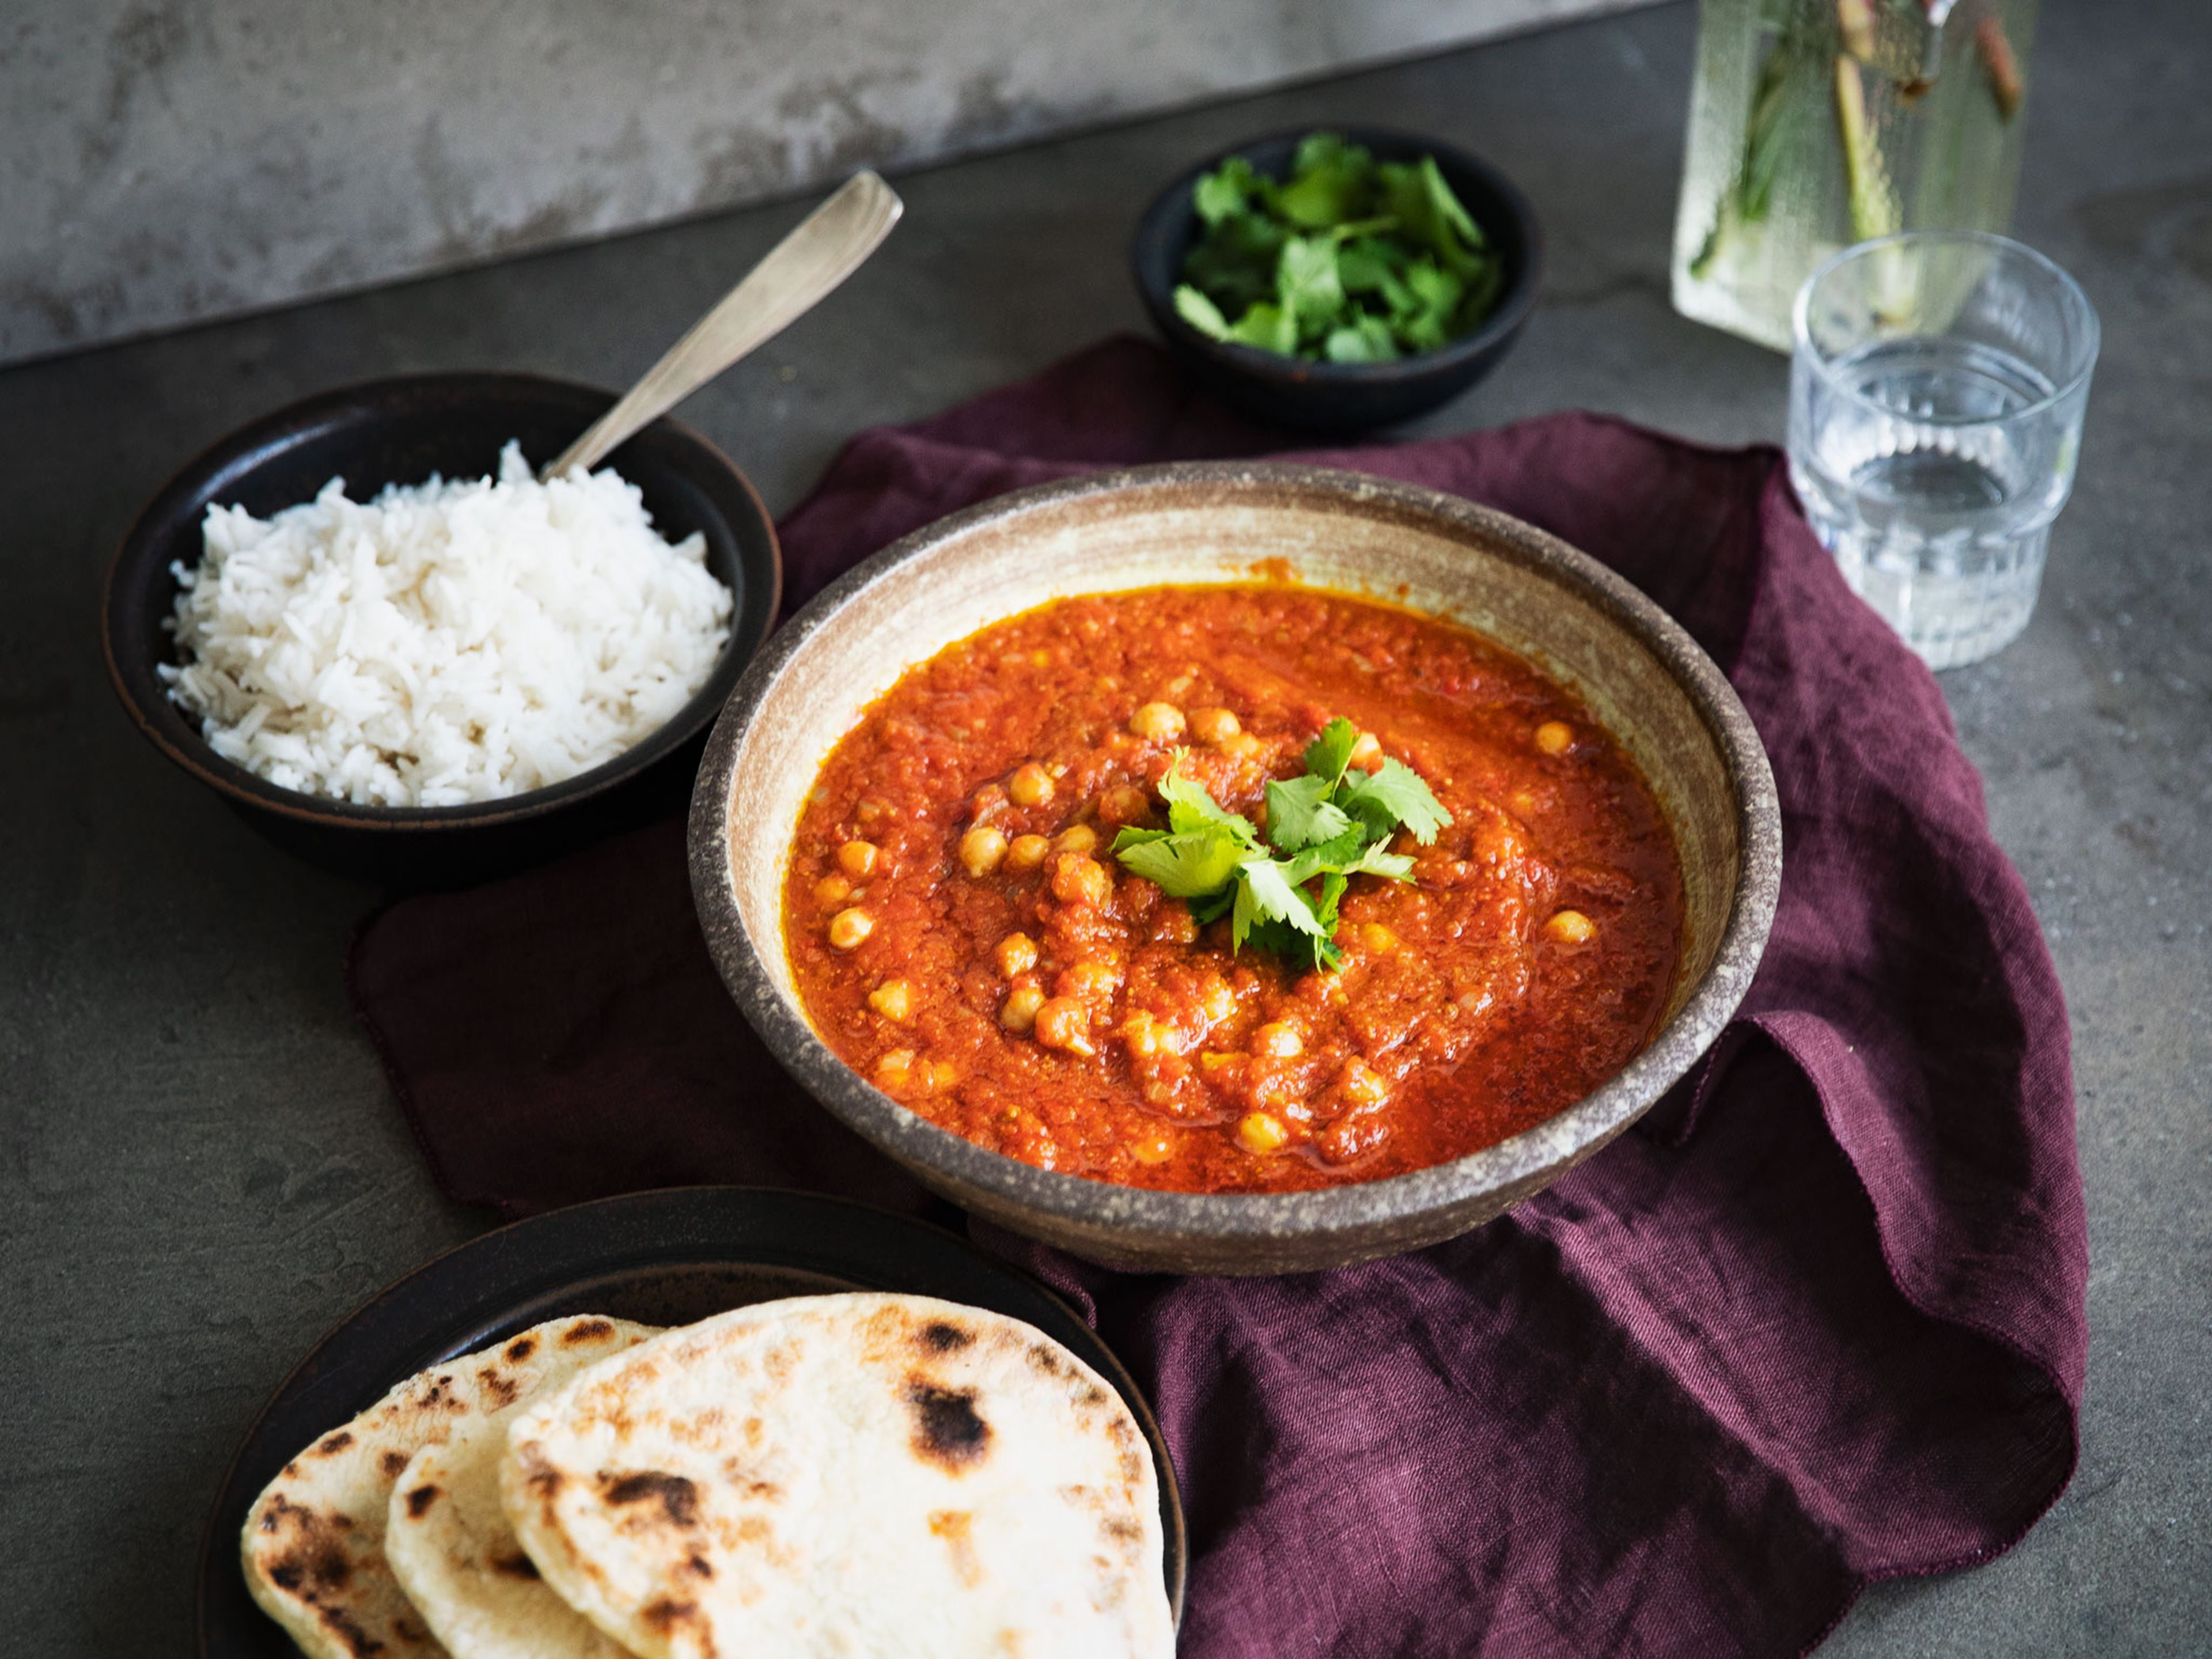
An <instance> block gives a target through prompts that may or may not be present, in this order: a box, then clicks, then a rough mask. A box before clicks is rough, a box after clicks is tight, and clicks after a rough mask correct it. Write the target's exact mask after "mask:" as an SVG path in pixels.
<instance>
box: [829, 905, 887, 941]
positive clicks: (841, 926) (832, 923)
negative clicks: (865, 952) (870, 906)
mask: <svg viewBox="0 0 2212 1659" xmlns="http://www.w3.org/2000/svg"><path fill="white" fill-rule="evenodd" d="M875 931H876V919H875V918H874V917H873V916H872V915H869V914H868V913H867V912H866V910H862V909H860V908H854V909H850V910H840V911H839V912H838V913H837V914H836V915H834V916H832V917H830V918H829V943H830V944H832V945H836V947H837V949H839V950H840V951H849V950H851V949H853V948H854V946H855V945H858V944H860V941H861V940H862V939H866V938H867V936H868V935H869V934H871V933H874V932H875Z"/></svg>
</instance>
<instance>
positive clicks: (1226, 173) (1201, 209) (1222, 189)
mask: <svg viewBox="0 0 2212 1659" xmlns="http://www.w3.org/2000/svg"><path fill="white" fill-rule="evenodd" d="M1259 192H1260V175H1259V174H1258V173H1255V172H1253V171H1252V164H1251V163H1250V162H1249V161H1246V160H1245V159H1244V158H1243V156H1241V155H1232V156H1231V157H1230V158H1229V159H1228V160H1227V161H1224V162H1223V163H1222V164H1221V165H1220V166H1219V167H1216V168H1215V169H1214V170H1213V171H1212V173H1206V174H1204V175H1202V176H1201V177H1200V179H1199V181H1198V183H1197V185H1195V186H1194V187H1193V189H1192V191H1191V193H1190V199H1191V205H1192V206H1193V207H1194V208H1196V209H1197V210H1198V216H1199V217H1200V218H1201V219H1203V220H1205V221H1206V223H1207V224H1209V225H1218V224H1219V223H1221V222H1223V221H1224V220H1225V219H1228V218H1230V217H1231V216H1234V215H1237V214H1239V213H1243V212H1244V211H1245V210H1246V209H1247V208H1248V206H1249V204H1250V203H1251V200H1252V198H1253V197H1255V196H1256V195H1257V194H1259Z"/></svg>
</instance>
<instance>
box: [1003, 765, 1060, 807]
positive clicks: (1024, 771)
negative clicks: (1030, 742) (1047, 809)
mask: <svg viewBox="0 0 2212 1659" xmlns="http://www.w3.org/2000/svg"><path fill="white" fill-rule="evenodd" d="M1006 795H1007V797H1008V799H1011V800H1012V802H1013V803H1014V805H1017V806H1042V805H1044V804H1045V803H1046V802H1047V801H1048V800H1050V799H1052V775H1051V774H1050V773H1049V772H1048V771H1046V770H1045V769H1044V768H1042V766H1039V765H1038V764H1037V763H1036V762H1035V761H1030V762H1027V763H1024V764H1023V765H1020V766H1017V767H1016V768H1015V769H1014V775H1013V776H1012V777H1011V778H1008V779H1007V780H1006Z"/></svg>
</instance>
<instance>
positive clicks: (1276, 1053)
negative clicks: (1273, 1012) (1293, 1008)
mask: <svg viewBox="0 0 2212 1659" xmlns="http://www.w3.org/2000/svg"><path fill="white" fill-rule="evenodd" d="M1305 1046H1306V1043H1305V1039H1304V1037H1302V1036H1299V1035H1298V1028H1297V1026H1295V1025H1292V1024H1288V1023H1286V1022H1285V1021H1283V1020H1279V1019H1278V1020H1271V1021H1269V1022H1268V1023H1267V1024H1265V1025H1262V1026H1261V1028H1260V1029H1259V1030H1256V1031H1255V1032H1253V1033H1252V1052H1253V1053H1254V1054H1271V1055H1273V1057H1274V1058H1275V1059H1277V1060H1288V1059H1290V1058H1291V1056H1292V1055H1294V1054H1298V1053H1300V1052H1302V1051H1303V1050H1304V1048H1305Z"/></svg>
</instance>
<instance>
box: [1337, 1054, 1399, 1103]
mask: <svg viewBox="0 0 2212 1659" xmlns="http://www.w3.org/2000/svg"><path fill="white" fill-rule="evenodd" d="M1337 1081H1338V1083H1339V1084H1340V1085H1342V1087H1343V1089H1344V1097H1345V1098H1346V1100H1348V1101H1350V1102H1351V1103H1352V1104H1353V1105H1355V1106H1379V1105H1381V1104H1382V1103H1383V1097H1384V1096H1386V1095H1388V1094H1389V1092H1390V1085H1389V1084H1388V1083H1387V1082H1385V1081H1384V1080H1383V1074H1382V1073H1380V1072H1378V1071H1376V1069H1375V1068H1374V1067H1373V1066H1370V1065H1369V1064H1368V1063H1367V1062H1366V1061H1365V1060H1346V1061H1345V1063H1344V1069H1343V1070H1342V1071H1341V1072H1340V1073H1337Z"/></svg>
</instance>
